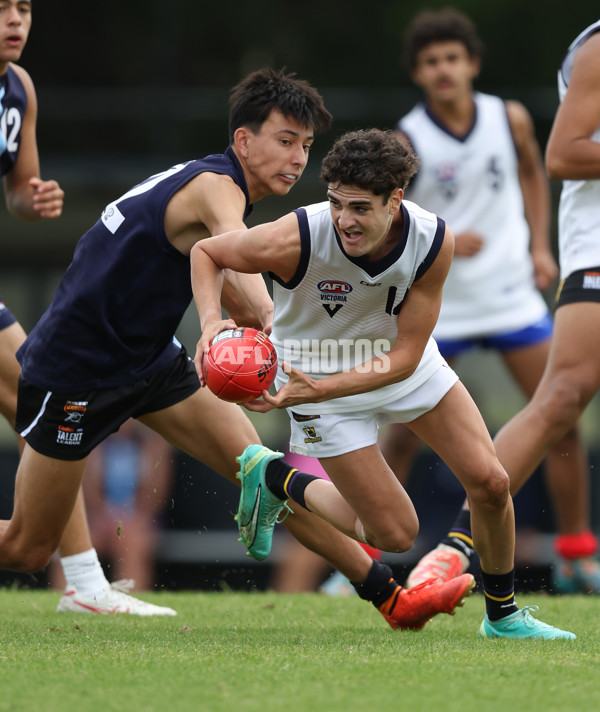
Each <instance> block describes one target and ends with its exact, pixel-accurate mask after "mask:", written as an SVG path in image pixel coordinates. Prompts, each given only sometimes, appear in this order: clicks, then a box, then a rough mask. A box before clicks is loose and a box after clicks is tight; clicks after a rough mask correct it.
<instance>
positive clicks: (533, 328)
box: [436, 314, 553, 359]
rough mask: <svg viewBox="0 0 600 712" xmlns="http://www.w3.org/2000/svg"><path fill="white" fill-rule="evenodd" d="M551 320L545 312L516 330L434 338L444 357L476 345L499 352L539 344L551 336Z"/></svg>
mask: <svg viewBox="0 0 600 712" xmlns="http://www.w3.org/2000/svg"><path fill="white" fill-rule="evenodd" d="M552 327H553V321H552V317H551V316H550V314H546V315H545V316H544V317H542V318H541V319H540V320H539V321H536V322H535V324H531V325H530V326H526V327H525V328H524V329H517V330H516V331H504V332H501V333H499V334H491V335H489V336H476V337H473V338H470V339H447V340H444V339H436V342H437V345H438V348H439V350H440V353H441V354H442V356H443V357H444V358H446V359H448V358H456V357H457V356H460V355H461V354H463V353H466V352H467V351H471V350H472V349H474V348H476V347H480V348H482V349H494V350H495V351H500V353H503V352H508V351H517V350H518V349H524V348H526V347H527V346H533V345H534V344H539V343H540V342H542V341H547V340H548V339H550V338H551V337H552Z"/></svg>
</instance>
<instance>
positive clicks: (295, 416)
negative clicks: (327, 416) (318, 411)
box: [292, 411, 321, 423]
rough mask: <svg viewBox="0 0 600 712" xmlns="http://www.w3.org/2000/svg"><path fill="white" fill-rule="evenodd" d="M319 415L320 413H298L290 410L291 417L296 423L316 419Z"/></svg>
mask: <svg viewBox="0 0 600 712" xmlns="http://www.w3.org/2000/svg"><path fill="white" fill-rule="evenodd" d="M320 417H321V416H320V415H300V413H294V411H292V418H293V419H294V420H295V421H296V422H297V423H306V421H307V420H317V418H320Z"/></svg>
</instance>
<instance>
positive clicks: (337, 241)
mask: <svg viewBox="0 0 600 712" xmlns="http://www.w3.org/2000/svg"><path fill="white" fill-rule="evenodd" d="M415 169H416V161H415V157H414V154H413V152H412V150H411V149H410V148H409V147H408V146H406V145H405V144H403V143H402V142H401V141H400V140H399V139H398V138H397V137H396V136H395V135H394V134H393V133H392V132H384V131H380V130H377V129H371V130H365V131H356V132H352V133H349V134H346V135H344V136H342V137H341V138H340V139H338V141H336V143H335V144H334V146H333V148H332V149H331V150H330V151H329V153H328V154H327V156H326V157H325V159H324V161H323V165H322V169H321V178H322V179H323V180H324V182H326V183H327V185H328V191H327V197H328V200H329V210H326V209H325V207H324V205H323V204H318V205H313V206H309V207H308V208H306V209H300V210H298V211H295V212H294V213H291V214H289V215H286V216H285V217H283V218H281V219H280V220H277V221H275V222H274V223H269V224H266V225H260V226H257V227H254V228H252V229H250V230H249V231H247V232H245V231H234V232H229V233H225V234H223V235H220V236H217V237H215V238H211V239H208V240H204V241H202V242H199V243H197V244H196V245H195V246H194V248H193V249H192V285H193V289H194V297H195V301H196V305H197V307H198V311H199V315H200V320H201V325H202V331H203V336H202V339H201V341H200V342H199V344H198V349H197V353H196V365H197V369H198V372H199V373H201V367H202V359H203V355H204V353H205V352H206V351H207V350H208V348H209V345H210V342H211V340H212V338H214V336H215V335H216V334H218V333H219V332H220V331H222V330H223V329H224V328H231V327H232V326H235V324H234V323H232V321H231V320H222V318H221V304H220V288H221V284H222V279H223V270H224V269H233V270H235V271H237V272H245V273H258V272H263V271H269V272H271V273H272V274H273V275H274V278H275V280H276V284H277V287H276V289H275V304H274V317H273V340H274V343H276V344H279V347H280V348H279V354H278V355H279V356H280V357H282V356H283V357H285V355H286V352H287V351H288V345H289V346H290V347H291V348H292V349H293V350H294V353H297V350H298V348H299V350H300V352H299V359H298V362H299V363H300V364H301V365H304V364H307V365H308V367H307V371H310V374H311V375H309V374H308V373H304V372H302V371H300V370H298V369H295V368H292V366H290V364H289V363H285V364H284V367H283V368H284V372H285V374H286V375H287V376H288V377H289V378H288V380H287V382H286V383H285V384H284V385H283V386H282V387H281V388H280V389H279V390H278V392H277V393H276V394H275V395H274V396H271V395H269V394H268V392H266V391H265V392H264V393H263V398H264V401H263V402H261V401H258V402H256V401H255V402H254V404H250V405H249V407H250V408H251V409H253V410H259V411H266V410H269V409H271V408H274V407H276V408H287V409H288V413H289V415H290V422H291V427H292V436H291V447H292V449H293V450H296V451H302V450H305V451H308V452H309V454H311V455H313V456H316V457H318V458H319V460H320V462H321V464H322V465H323V467H324V468H325V470H326V472H327V474H328V475H329V476H330V477H331V480H332V482H327V481H325V480H323V479H321V478H319V477H316V476H313V475H308V474H305V473H300V472H298V471H295V470H292V471H291V472H290V471H289V468H285V467H281V466H279V460H278V458H279V457H281V453H273V452H272V451H270V450H268V449H267V448H261V447H260V446H258V445H253V446H250V447H249V448H246V450H245V451H244V453H243V454H242V455H241V457H240V458H239V462H240V465H241V468H240V478H241V480H242V495H241V499H240V509H239V512H238V525H239V527H240V533H241V535H242V538H243V540H244V541H245V542H246V545H247V546H248V550H249V552H250V553H251V554H258V555H260V557H261V558H262V557H264V556H266V555H267V554H268V551H269V549H270V537H271V536H272V529H273V527H274V524H275V519H276V517H277V516H278V514H279V512H280V511H281V510H282V509H283V507H284V503H285V500H286V499H287V498H290V499H291V500H292V507H294V504H293V502H296V503H297V504H296V505H295V507H296V510H299V509H300V507H299V506H298V505H300V506H303V507H305V508H307V509H309V510H310V511H313V512H316V513H317V514H319V515H320V516H321V517H322V518H323V519H325V520H326V521H329V522H331V523H332V524H334V525H335V526H336V527H337V528H338V529H340V531H343V532H345V533H346V534H348V535H349V536H352V537H354V538H355V539H357V540H359V541H363V542H365V543H368V544H372V545H374V546H377V547H379V548H381V549H384V550H387V551H405V550H406V549H408V548H410V546H412V544H413V541H414V538H415V536H416V534H417V530H418V521H417V516H416V512H415V510H414V507H413V505H412V502H411V501H410V499H409V498H408V496H407V494H406V492H405V490H404V488H403V487H402V485H401V484H400V483H399V482H398V480H397V479H396V477H394V474H393V472H392V471H391V470H390V468H389V467H388V465H387V463H386V462H385V460H384V459H383V457H382V454H381V451H380V450H379V447H378V444H377V426H378V423H379V422H381V421H382V420H383V421H384V422H385V421H386V420H387V421H388V422H389V421H397V422H398V421H400V422H402V421H404V422H408V423H409V427H410V428H411V429H412V430H414V431H415V432H416V433H417V434H418V435H419V437H421V438H423V439H424V440H425V441H426V442H427V443H428V444H429V445H431V447H432V448H433V449H434V450H436V451H437V452H438V454H439V455H440V456H441V457H443V458H444V459H445V460H446V462H448V463H449V465H450V467H451V469H452V470H453V472H454V473H455V474H456V476H457V478H458V479H459V480H460V481H461V483H462V484H463V486H464V487H465V489H466V491H467V494H468V497H469V501H470V504H471V509H472V520H473V529H474V537H475V541H476V547H477V550H478V553H479V555H480V558H481V562H482V572H483V586H484V592H485V599H486V615H485V618H484V620H483V621H482V624H481V627H480V635H481V636H485V637H515V638H529V637H544V638H572V637H574V636H573V634H572V633H567V632H565V631H561V630H559V629H557V628H553V627H552V626H548V625H546V624H544V623H541V622H540V621H536V620H535V619H534V618H532V617H531V614H530V613H529V612H528V611H527V610H526V609H518V608H517V606H516V603H515V600H514V513H513V508H512V499H511V496H510V493H509V481H508V476H507V474H506V472H505V471H504V469H503V468H502V466H501V464H500V463H499V461H498V459H497V458H496V455H495V452H494V448H493V444H492V441H491V438H490V436H489V434H488V432H487V428H486V427H485V424H484V422H483V420H482V418H481V416H480V414H479V412H478V410H477V408H476V406H475V404H474V403H473V401H472V399H471V397H470V396H469V394H468V392H467V391H466V389H465V388H464V386H463V385H462V384H461V383H460V382H459V381H458V380H457V378H456V375H455V374H454V372H453V371H452V370H451V369H450V368H449V367H448V366H447V364H445V363H444V362H443V359H441V358H440V355H439V353H438V351H437V348H436V346H435V342H433V341H432V340H431V332H432V330H433V327H434V325H435V322H436V320H437V316H438V313H439V308H440V303H441V298H442V288H443V284H444V280H445V278H446V275H447V273H448V269H449V267H450V264H451V260H452V255H453V251H454V238H453V235H452V232H451V231H450V230H449V229H448V228H447V227H445V225H444V223H443V221H441V220H440V219H438V218H436V216H435V215H433V214H431V213H428V212H426V211H424V210H422V209H421V208H419V207H418V206H416V205H414V204H412V203H403V200H402V198H403V189H404V187H405V185H406V184H407V182H408V181H409V180H410V178H411V176H412V175H413V174H414V172H415ZM336 285H337V286H336ZM332 289H337V291H336V293H337V294H339V295H344V296H346V297H347V300H343V301H339V302H337V306H339V308H338V309H332V308H331V303H330V302H328V301H327V300H323V299H322V297H323V294H324V292H325V293H326V294H330V293H331V290H332ZM247 299H248V300H249V301H250V302H252V294H248V295H247ZM328 307H329V308H328ZM345 314H346V315H345ZM338 317H339V318H338ZM354 324H355V326H354ZM292 326H293V329H292ZM326 334H327V337H326V338H323V336H324V335H326ZM292 339H295V341H294V343H291V344H288V342H289V341H291V340H292ZM298 340H299V342H300V343H299V344H298ZM386 344H387V345H386ZM368 345H370V346H371V350H370V354H371V355H372V356H370V355H369V354H368V351H369V349H368V348H367V346H368ZM361 349H362V357H361V354H360V353H359V352H360V350H361ZM380 349H383V353H382V352H381V351H380ZM335 357H337V359H338V360H337V362H336V363H335V365H334V364H332V363H331V358H335ZM329 369H331V370H330V371H329ZM328 371H329V372H330V373H331V375H327V374H328ZM283 380H285V379H283ZM332 483H333V484H332ZM334 485H335V486H334ZM292 518H293V515H292ZM376 565H377V566H382V564H379V563H378V562H374V566H376ZM465 576H467V578H466V579H465ZM460 580H463V581H465V585H466V586H467V587H470V586H472V585H473V580H472V578H471V577H470V576H469V575H465V574H463V575H462V576H459V577H458V578H456V579H452V581H460ZM452 581H449V582H447V583H451V582H452ZM429 585H430V584H428V583H427V582H426V583H424V584H423V587H422V588H420V587H416V588H414V589H411V590H410V591H408V593H409V594H410V593H411V591H414V592H415V594H416V593H417V592H418V591H422V590H427V588H428V586H429ZM466 592H468V589H467V588H465V589H464V591H461V592H459V593H460V594H461V595H464V594H465V593H466ZM359 593H360V590H359ZM399 594H400V595H401V594H402V592H401V591H399ZM405 595H406V594H405Z"/></svg>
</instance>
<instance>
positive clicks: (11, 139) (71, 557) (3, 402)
mask: <svg viewBox="0 0 600 712" xmlns="http://www.w3.org/2000/svg"><path fill="white" fill-rule="evenodd" d="M31 19H32V15H31V3H30V2H29V1H25V0H16V1H11V2H8V0H2V1H1V2H0V128H1V130H0V173H1V174H2V176H3V182H4V190H5V195H6V203H7V206H8V209H9V211H10V212H11V213H12V214H13V215H14V216H15V217H18V218H21V219H23V220H27V221H35V220H39V219H41V218H56V217H59V216H60V215H61V213H62V207H63V197H64V193H63V191H62V189H61V187H60V186H59V184H58V183H57V182H56V181H55V180H42V179H41V177H40V165H39V156H38V149H37V142H36V121H37V99H36V94H35V89H34V86H33V82H32V81H31V78H30V76H29V74H28V73H27V72H26V71H25V70H24V69H23V68H22V67H20V66H18V65H16V64H14V62H15V61H18V60H19V59H20V56H21V53H22V52H23V49H24V47H25V44H26V42H27V38H28V35H29V30H30V28H31ZM24 340H25V332H24V331H23V329H22V327H21V325H20V324H19V323H18V322H17V321H16V319H15V318H14V316H13V315H12V314H11V312H10V311H9V309H8V307H6V305H4V304H3V303H2V301H1V300H0V411H1V412H2V414H3V415H4V416H5V417H6V418H7V420H8V421H9V422H10V423H11V424H12V425H14V424H15V418H16V409H17V384H18V379H19V373H20V367H19V364H18V362H17V360H16V358H15V352H16V351H17V349H18V348H19V347H20V346H21V344H22V343H23V342H24ZM24 445H25V442H24V441H23V439H22V438H20V437H19V451H20V452H22V451H23V447H24ZM59 553H60V555H61V559H60V561H61V565H62V568H63V572H64V574H65V578H66V580H67V589H66V590H67V591H73V590H75V589H76V588H79V592H80V593H79V595H80V596H84V597H85V596H86V594H87V598H88V600H87V603H88V605H87V607H86V608H85V610H87V611H90V612H92V611H93V612H104V611H106V610H109V611H111V612H115V611H119V612H124V613H125V612H127V613H134V614H137V613H141V612H142V611H143V614H144V615H157V614H160V615H162V614H169V615H171V614H174V613H175V612H174V611H173V610H172V609H170V608H165V607H161V606H152V605H150V604H148V603H146V602H144V601H138V600H136V599H134V598H132V597H131V596H126V595H125V594H123V593H121V592H116V591H113V590H112V589H111V586H110V584H109V583H108V581H107V580H106V577H105V575H104V572H103V570H102V567H101V566H100V563H99V561H98V556H97V554H96V551H95V549H94V548H93V546H92V542H91V538H90V533H89V529H88V524H87V519H86V513H85V505H84V501H83V496H82V495H81V493H80V494H79V496H78V497H77V500H76V503H75V506H74V509H73V513H72V515H71V518H70V519H69V522H68V524H67V527H66V529H65V531H64V534H63V537H62V539H61V541H60V546H59ZM92 598H95V600H94V601H93V605H92ZM72 600H73V599H72V597H71V596H67V595H65V594H63V596H62V597H61V599H60V601H59V604H58V607H57V610H58V611H63V610H69V607H70V606H71V604H72Z"/></svg>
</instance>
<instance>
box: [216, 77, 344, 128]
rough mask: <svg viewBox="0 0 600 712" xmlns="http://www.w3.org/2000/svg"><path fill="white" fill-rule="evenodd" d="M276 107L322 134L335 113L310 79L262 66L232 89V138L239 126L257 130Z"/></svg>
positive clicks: (329, 124) (230, 114)
mask: <svg viewBox="0 0 600 712" xmlns="http://www.w3.org/2000/svg"><path fill="white" fill-rule="evenodd" d="M273 109H279V111H281V113H282V114H283V115H284V116H288V117H290V116H291V117H292V118H294V119H296V121H297V122H298V123H299V124H301V125H302V126H311V127H312V128H313V129H314V131H315V133H322V132H323V131H326V130H327V129H328V128H329V127H330V126H331V121H332V116H331V114H330V113H329V111H328V110H327V109H326V108H325V104H324V102H323V97H322V96H321V95H320V94H319V92H318V91H317V90H316V89H315V88H314V87H313V86H312V85H311V84H309V83H308V82H307V81H304V80H303V79H297V78H296V75H295V74H286V73H285V68H284V69H280V70H275V69H272V68H271V67H263V68H262V69H257V70H256V71H255V72H252V73H251V74H249V75H248V76H247V77H245V78H244V79H242V81H241V82H239V83H238V84H236V86H234V87H233V89H232V90H231V95H230V97H229V140H230V141H233V134H234V133H235V131H236V129H238V128H240V126H247V127H248V128H249V129H250V130H251V131H253V132H254V133H258V132H259V131H260V128H261V126H262V125H263V123H264V122H265V121H266V120H267V118H268V117H269V114H270V113H271V111H272V110H273Z"/></svg>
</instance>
